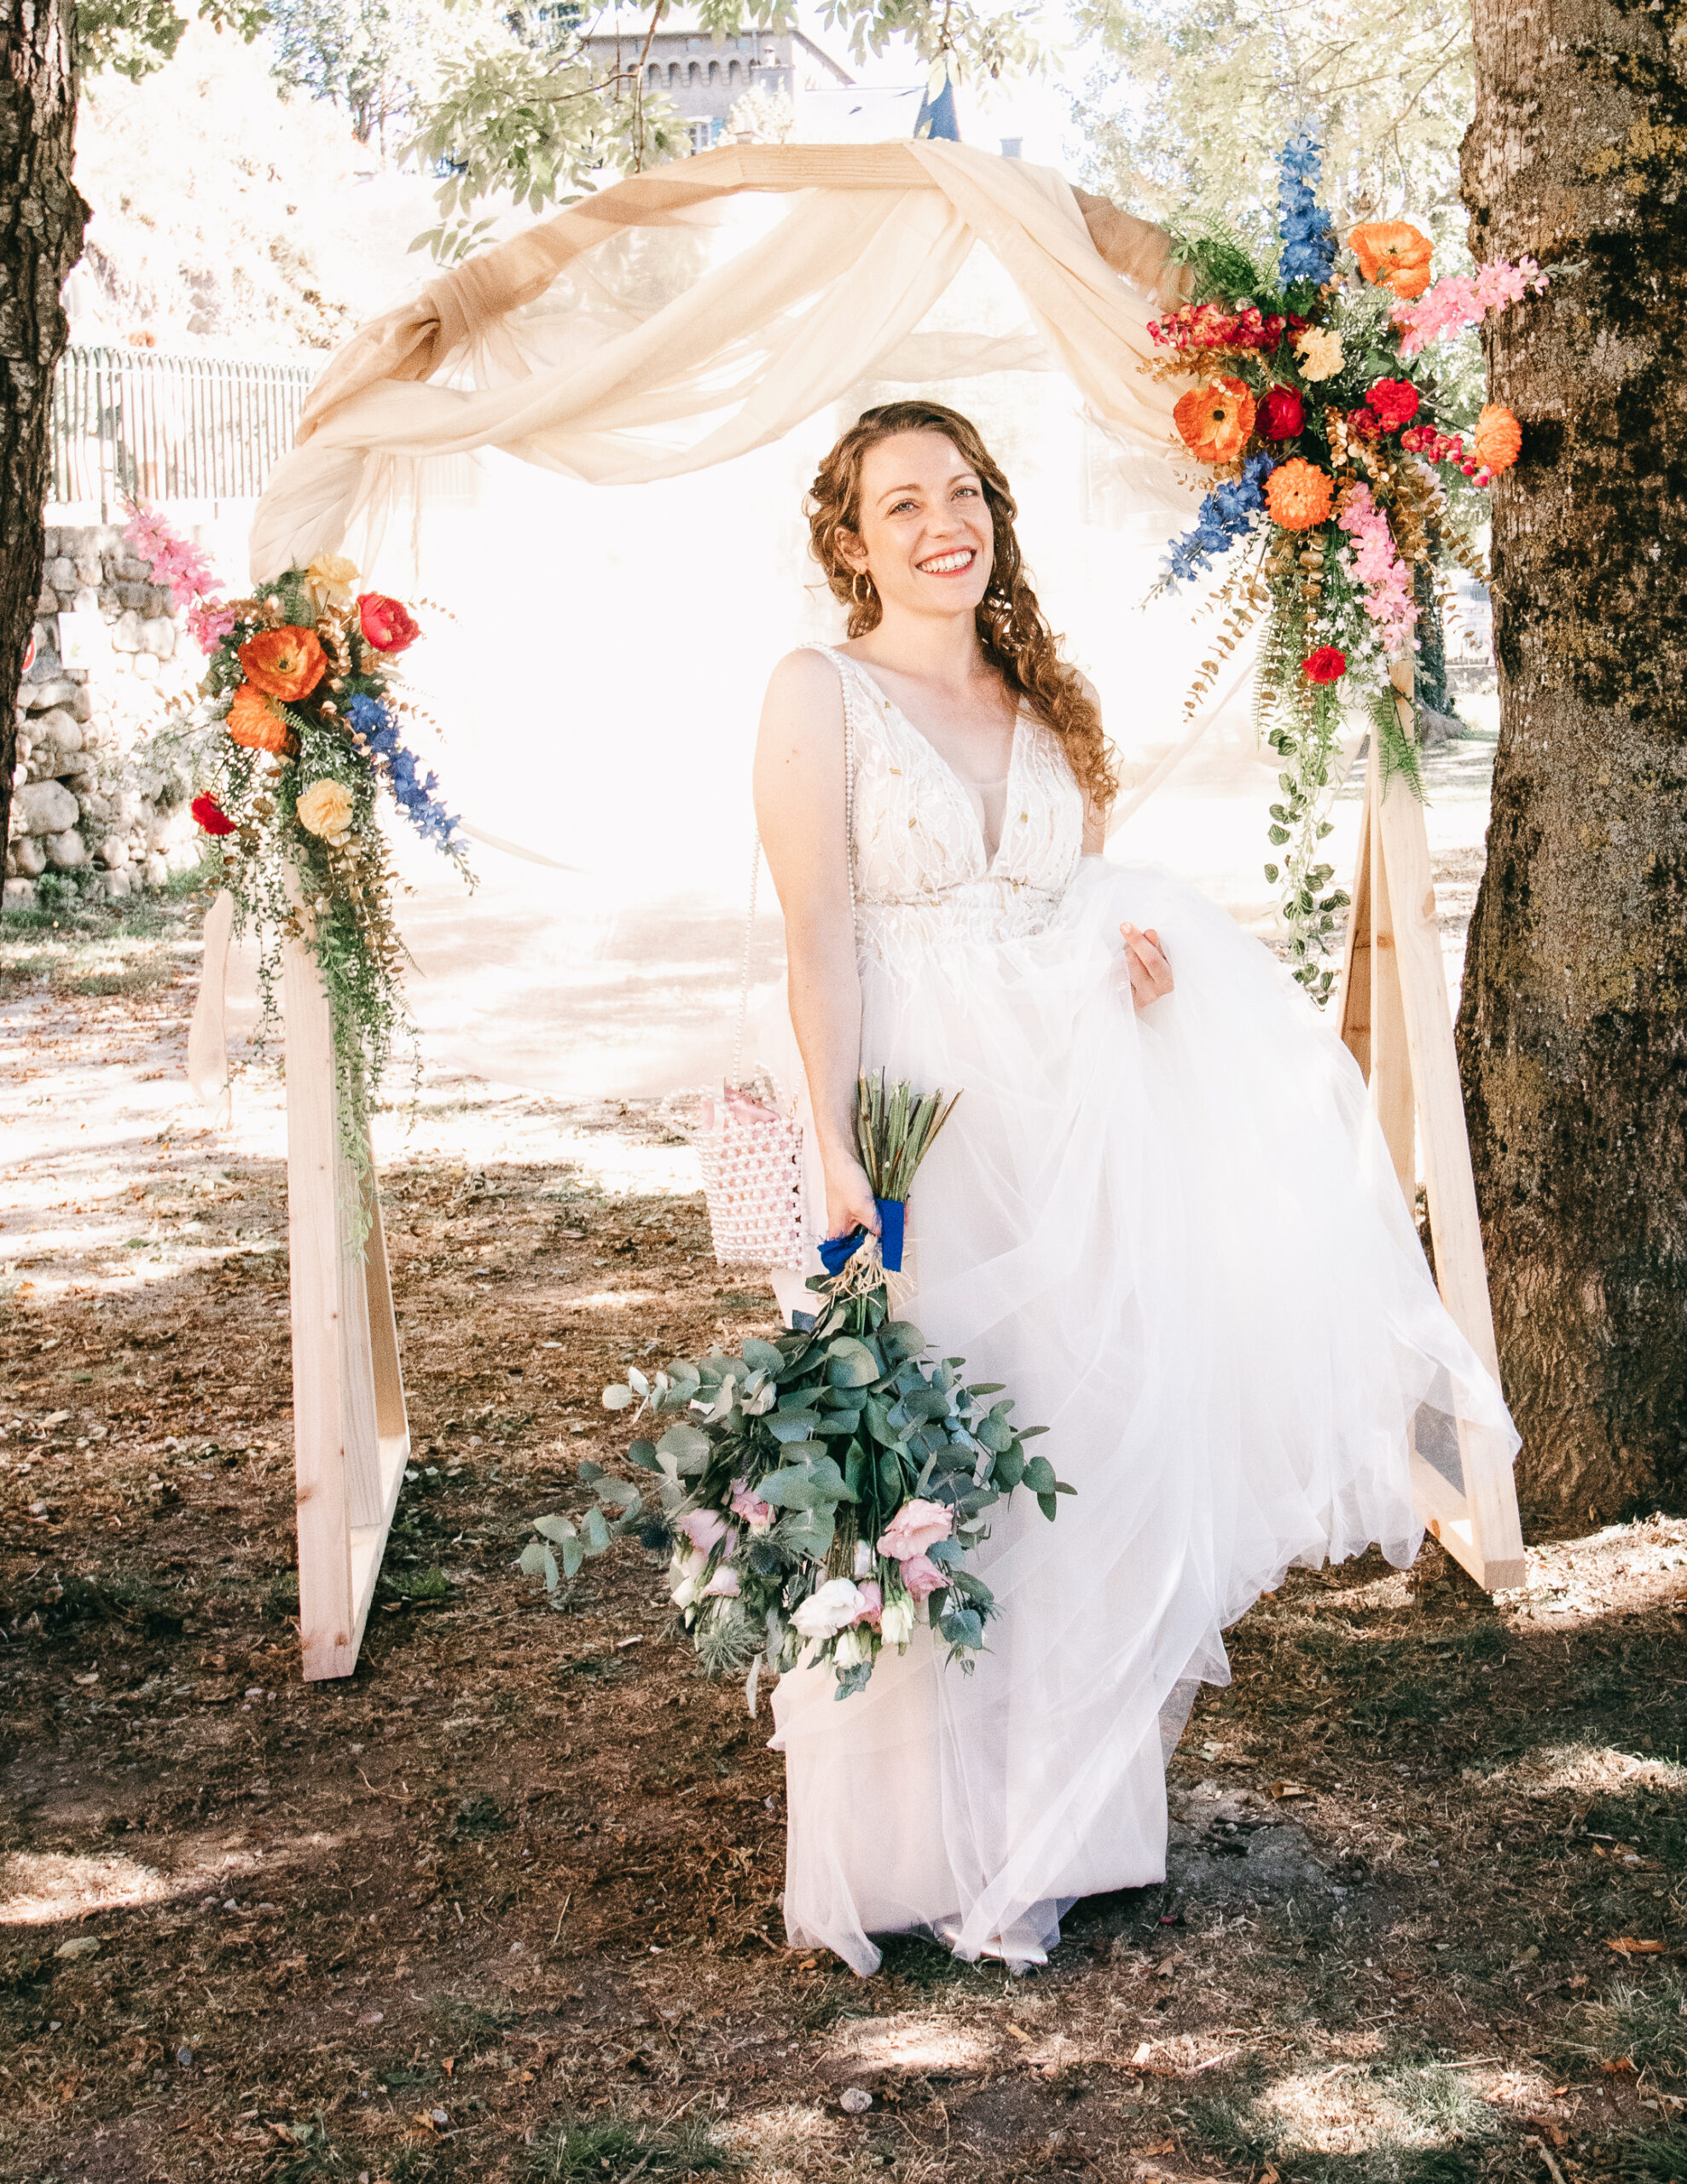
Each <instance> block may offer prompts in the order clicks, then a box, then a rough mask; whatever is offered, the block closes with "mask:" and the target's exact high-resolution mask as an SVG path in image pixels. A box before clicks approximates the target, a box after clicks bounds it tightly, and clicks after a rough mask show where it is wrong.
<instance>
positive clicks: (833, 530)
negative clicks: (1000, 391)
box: [806, 402, 1119, 812]
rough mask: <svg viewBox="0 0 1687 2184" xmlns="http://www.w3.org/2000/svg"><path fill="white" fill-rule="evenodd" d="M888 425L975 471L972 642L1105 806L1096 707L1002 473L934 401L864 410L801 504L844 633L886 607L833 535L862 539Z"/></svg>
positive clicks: (1109, 777) (876, 618)
mask: <svg viewBox="0 0 1687 2184" xmlns="http://www.w3.org/2000/svg"><path fill="white" fill-rule="evenodd" d="M893 433H942V435H943V437H944V438H945V439H947V440H948V441H949V442H950V443H951V444H952V445H953V446H954V449H955V451H956V453H957V454H958V455H959V456H960V457H961V459H962V461H963V462H965V463H966V464H967V466H968V468H971V470H973V471H975V472H976V473H977V478H978V482H979V483H980V485H982V486H983V489H984V501H985V504H986V506H987V507H988V509H989V511H990V523H991V526H992V529H993V530H994V534H995V554H994V564H993V566H992V567H991V570H990V583H989V589H988V590H987V591H986V592H985V594H984V596H983V599H981V600H980V601H979V602H978V605H977V609H976V615H977V627H978V642H979V643H980V645H981V646H982V647H983V652H984V657H985V659H988V661H989V663H990V665H992V666H993V667H994V669H995V671H996V672H997V673H998V674H999V675H1000V677H1001V679H1002V681H1003V682H1004V683H1006V686H1007V688H1008V689H1009V690H1010V691H1011V692H1012V694H1013V695H1014V696H1015V697H1016V698H1021V699H1023V700H1027V701H1028V702H1029V705H1030V706H1031V707H1032V709H1033V710H1034V711H1035V712H1036V714H1037V715H1038V717H1040V718H1041V720H1043V721H1045V722H1046V723H1047V725H1048V726H1049V727H1050V728H1052V729H1053V731H1054V733H1055V734H1056V735H1058V737H1059V738H1060V741H1061V744H1062V746H1064V750H1065V752H1066V757H1067V760H1068V763H1069V764H1070V766H1071V769H1072V771H1073V773H1074V775H1075V776H1076V779H1077V782H1078V786H1079V787H1080V788H1081V789H1082V791H1083V793H1084V797H1085V800H1086V802H1087V804H1089V805H1090V807H1091V809H1092V810H1095V811H1098V812H1104V811H1105V810H1107V808H1108V806H1109V805H1110V804H1111V803H1112V801H1113V799H1114V798H1115V797H1116V795H1117V794H1118V792H1119V777H1118V775H1117V774H1116V772H1115V771H1114V768H1113V753H1112V746H1110V744H1109V742H1108V741H1107V739H1106V736H1105V735H1104V734H1103V732H1102V727H1101V715H1100V712H1099V710H1098V709H1097V706H1096V704H1095V700H1093V698H1092V697H1091V696H1090V694H1089V693H1088V692H1087V690H1086V688H1084V683H1083V678H1082V677H1081V676H1080V675H1079V674H1078V673H1077V671H1076V670H1075V669H1074V668H1070V667H1069V666H1067V665H1066V663H1065V662H1064V660H1063V659H1061V657H1060V653H1059V650H1058V643H1059V641H1058V638H1057V637H1056V636H1055V635H1054V632H1053V631H1052V630H1051V629H1050V628H1049V626H1048V623H1047V621H1046V619H1045V618H1044V615H1043V611H1042V609H1041V607H1039V606H1038V604H1037V595H1036V594H1035V592H1034V591H1033V590H1032V589H1031V584H1030V579H1029V577H1027V575H1026V573H1025V562H1024V556H1023V555H1022V554H1021V552H1020V550H1019V540H1018V537H1017V535H1016V533H1015V531H1014V528H1013V519H1014V517H1015V516H1016V515H1017V514H1018V512H1019V511H1018V508H1017V505H1016V503H1015V502H1014V498H1013V496H1012V493H1011V492H1010V491H1008V485H1007V479H1006V478H1005V477H1004V476H1003V474H1002V472H1001V469H1000V465H999V464H997V463H996V462H994V460H993V458H992V456H991V455H990V451H989V450H988V448H987V447H986V446H985V445H984V443H983V440H982V439H980V438H979V436H978V428H977V426H976V425H975V424H973V423H972V421H971V419H970V418H966V417H963V416H962V415H961V414H960V412H959V410H949V409H947V408H945V407H944V405H943V404H942V403H941V402H886V403H883V404H880V406H879V407H878V409H876V410H864V411H863V412H862V414H861V416H860V418H859V419H858V420H857V421H856V422H855V424H853V425H852V426H851V427H849V431H848V432H847V433H844V437H843V438H842V439H840V440H839V441H838V444H837V446H836V447H834V448H833V449H832V452H831V454H830V455H828V456H826V460H825V462H822V463H821V465H820V468H819V470H818V471H817V472H816V473H815V482H814V485H813V486H812V487H811V489H810V491H809V500H808V504H807V509H806V513H807V514H808V518H809V548H810V551H811V552H812V553H813V555H814V557H815V560H816V561H818V562H819V563H820V567H821V568H822V569H823V570H824V571H825V572H826V582H827V584H829V585H830V586H831V588H832V595H833V596H834V597H835V598H837V599H840V600H842V601H843V602H844V605H845V606H846V607H848V608H849V635H850V636H852V637H860V636H865V635H866V634H867V631H868V630H874V629H877V628H878V624H879V622H880V620H881V619H883V615H884V608H883V607H882V606H881V605H880V603H879V598H878V589H877V587H876V586H875V585H874V584H873V582H872V578H871V577H867V578H866V580H865V588H866V597H865V598H863V597H862V596H861V588H862V575H861V572H857V571H855V570H854V569H852V568H851V567H850V566H849V563H848V562H847V561H845V560H844V554H843V550H842V548H841V546H840V544H839V537H838V535H839V533H840V532H844V531H848V532H849V533H851V534H852V535H853V537H855V538H857V539H859V537H860V536H861V463H862V461H863V459H864V458H865V456H866V455H867V450H868V449H869V448H873V447H877V446H878V443H879V442H880V441H881V440H887V439H890V437H891V435H892V434H893Z"/></svg>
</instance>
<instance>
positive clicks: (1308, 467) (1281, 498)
mask: <svg viewBox="0 0 1687 2184" xmlns="http://www.w3.org/2000/svg"><path fill="white" fill-rule="evenodd" d="M1332 490H1333V488H1332V486H1331V483H1330V473H1328V471H1325V470H1320V469H1319V467H1318V465H1317V464H1316V463H1315V462H1307V461H1306V460H1305V458H1304V457H1303V456H1298V455H1297V456H1293V457H1292V458H1291V459H1290V461H1289V462H1279V463H1278V466H1277V468H1276V469H1275V470H1273V471H1272V473H1271V475H1270V477H1269V478H1267V479H1266V509H1267V514H1269V515H1270V517H1271V520H1272V522H1273V523H1278V524H1281V525H1282V526H1283V528H1284V530H1285V531H1311V530H1312V529H1313V527H1314V526H1316V525H1318V524H1320V523H1322V522H1323V521H1324V520H1325V518H1326V517H1327V516H1328V514H1330V493H1331V491H1332Z"/></svg>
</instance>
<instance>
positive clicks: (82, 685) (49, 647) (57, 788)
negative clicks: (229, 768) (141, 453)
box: [5, 524, 201, 909]
mask: <svg viewBox="0 0 1687 2184" xmlns="http://www.w3.org/2000/svg"><path fill="white" fill-rule="evenodd" d="M151 577H152V572H151V569H150V567H149V566H148V564H147V563H146V562H145V561H141V560H139V559H137V558H136V555H135V554H134V551H133V549H132V548H130V547H129V546H127V545H125V543H124V541H123V534H122V532H121V531H120V530H119V528H118V527H117V526H114V525H110V524H92V525H78V526H62V527H50V526H49V530H48V532H47V562H46V570H45V581H44V588H43V592H42V595H41V604H40V607H39V609H38V616H37V620H36V624H35V659H34V660H33V662H32V665H31V666H30V668H29V670H28V671H27V672H26V675H25V677H24V682H23V687H22V688H21V689H20V691H19V693H18V766H17V771H16V773H15V774H14V776H13V781H14V788H13V804H12V833H11V839H10V841H9V844H8V845H7V850H6V880H5V904H6V908H7V909H31V908H33V907H34V905H35V904H36V903H37V902H38V899H39V889H38V884H37V883H38V880H40V879H41V877H42V876H43V874H49V873H53V874H61V875H63V876H64V878H65V879H67V880H69V881H70V882H71V884H72V885H73V886H76V887H77V889H78V892H80V893H81V894H83V895H84V897H96V898H100V897H108V898H111V899H119V898H121V897H125V896H127V895H129V894H131V893H132V892H134V891H135V890H136V889H137V888H141V887H154V888H156V887H162V886H164V885H165V882H166V881H167V880H169V879H170V878H171V875H172V874H176V873H179V872H184V871H190V870H191V869H193V868H194V866H196V865H197V864H198V863H199V862H200V852H201V843H200V837H199V832H198V829H197V828H196V827H195V826H194V820H193V815H192V813H191V812H190V811H189V810H188V783H187V782H186V781H185V780H183V778H182V777H181V776H180V775H177V774H176V773H175V772H173V771H172V770H171V769H169V768H167V767H162V766H159V765H153V764H148V754H147V738H148V731H149V730H150V729H153V728H154V727H156V726H157V725H158V724H159V722H160V721H161V720H162V719H163V717H164V716H165V712H166V711H167V710H168V708H169V706H170V705H171V702H172V701H173V700H175V699H176V698H177V697H178V696H181V695H183V694H186V692H187V690H188V689H189V688H191V687H192V685H193V684H194V683H196V682H197V681H198V679H199V676H200V670H201V663H200V654H199V651H198V648H197V647H195V646H194V642H193V641H192V640H191V638H189V637H188V636H186V635H185V633H184V632H183V631H182V630H180V629H179V628H178V626H177V619H176V613H175V608H174V606H173V603H172V601H171V595H170V593H169V591H168V590H166V589H164V588H162V587H160V586H159V585H157V584H154V583H153V582H152V581H151ZM61 613H69V614H74V615H76V616H77V617H78V623H77V624H76V626H77V628H78V631H79V633H80V634H81V636H82V637H83V639H84V656H85V659H86V661H87V664H86V665H77V666H72V667H67V666H66V665H64V664H63V659H62V654H61V625H60V620H59V618H60V616H61ZM94 618H97V620H96V619H94ZM90 635H91V636H92V642H91V645H90V644H88V643H87V642H86V640H87V639H88V638H89V637H90ZM67 649H68V645H67Z"/></svg>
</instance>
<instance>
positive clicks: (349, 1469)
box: [282, 941, 409, 1680]
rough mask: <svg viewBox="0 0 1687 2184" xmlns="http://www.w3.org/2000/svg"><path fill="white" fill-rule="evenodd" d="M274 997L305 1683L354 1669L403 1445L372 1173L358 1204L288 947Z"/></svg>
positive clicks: (306, 981) (300, 978) (324, 1061)
mask: <svg viewBox="0 0 1687 2184" xmlns="http://www.w3.org/2000/svg"><path fill="white" fill-rule="evenodd" d="M282 992H283V1000H284V1005H285V1008H286V1012H287V1230H288V1238H289V1243H290V1247H291V1254H292V1287H293V1467H294V1475H295V1486H296V1491H297V1497H298V1512H299V1635H300V1641H301V1645H302V1648H303V1654H304V1675H305V1677H306V1679H307V1680H316V1679H319V1678H322V1677H326V1676H350V1675H351V1672H352V1670H353V1669H354V1668H355V1667H356V1666H357V1650H358V1647H359V1646H360V1645H361V1643H362V1635H363V1626H364V1624H365V1623H366V1622H367V1620H368V1612H369V1604H370V1602H371V1600H373V1598H374V1588H375V1579H376V1577H377V1576H378V1575H379V1572H380V1559H381V1554H382V1553H383V1551H384V1549H385V1547H386V1533H387V1528H388V1526H389V1525H391V1521H392V1511H393V1507H394V1505H395V1504H396V1502H397V1498H398V1489H399V1485H400V1484H401V1482H402V1480H403V1475H404V1465H405V1461H406V1460H407V1458H408V1456H409V1430H408V1426H407V1425H406V1421H405V1415H404V1391H403V1380H402V1378H401V1377H400V1374H399V1366H398V1339H397V1326H396V1323H395V1321H394V1318H393V1312H392V1298H391V1290H390V1287H389V1285H388V1281H387V1268H386V1243H385V1240H384V1238H383V1236H382V1234H381V1227H380V1201H379V1199H378V1197H377V1195H376V1193H375V1188H374V1171H373V1168H372V1167H371V1168H369V1169H368V1170H366V1173H365V1176H364V1179H363V1182H362V1189H361V1192H360V1188H359V1184H358V1181H357V1176H355V1174H354V1172H353V1170H352V1169H351V1164H350V1163H349V1162H348V1161H347V1159H345V1154H344V1153H343V1152H342V1151H341V1149H340V1145H339V1129H338V1121H337V1118H336V1115H335V1112H334V1072H333V1025H332V1022H331V1019H330V1017H329V1014H328V996H327V995H326V994H325V993H324V991H323V990H322V979H321V978H320V977H319V976H318V974H317V972H316V965H315V963H314V962H313V961H312V960H311V957H310V951H309V950H308V949H306V948H305V947H304V944H302V943H300V942H298V941H290V942H288V943H287V945H286V947H285V949H284V950H283V955H282ZM360 1199H361V1202H362V1208H363V1211H364V1213H365V1215H366V1217H367V1223H366V1225H367V1231H368V1233H367V1236H366V1237H365V1239H364V1240H362V1241H361V1242H360V1241H359V1240H358V1236H357V1231H358V1229H359V1227H360V1226H361V1225H365V1224H362V1223H359V1220H358V1208H359V1204H360Z"/></svg>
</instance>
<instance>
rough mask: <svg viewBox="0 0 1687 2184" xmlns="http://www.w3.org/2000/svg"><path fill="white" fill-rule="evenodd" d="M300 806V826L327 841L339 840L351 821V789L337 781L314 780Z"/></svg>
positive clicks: (301, 799)
mask: <svg viewBox="0 0 1687 2184" xmlns="http://www.w3.org/2000/svg"><path fill="white" fill-rule="evenodd" d="M297 809H298V814H299V825H300V826H301V827H306V828H309V829H310V832H311V833H312V834H320V835H321V836H322V839H323V840H324V841H325V842H337V841H338V840H339V838H340V837H341V835H342V834H345V830H346V828H348V827H349V826H350V825H351V790H350V789H349V788H342V787H341V786H340V784H339V782H338V781H312V782H311V784H310V787H309V788H307V789H306V790H305V792H304V795H303V796H301V797H300V798H299V804H298V807H297Z"/></svg>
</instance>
